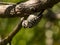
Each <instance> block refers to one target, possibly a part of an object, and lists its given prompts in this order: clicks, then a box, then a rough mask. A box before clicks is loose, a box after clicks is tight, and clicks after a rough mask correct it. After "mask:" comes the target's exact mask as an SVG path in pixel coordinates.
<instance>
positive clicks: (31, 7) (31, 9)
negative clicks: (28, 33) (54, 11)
mask: <svg viewBox="0 0 60 45" xmlns="http://www.w3.org/2000/svg"><path fill="white" fill-rule="evenodd" d="M58 2H60V0H57V1H56V0H29V1H26V2H22V3H20V4H12V5H11V4H8V5H1V6H0V17H16V16H17V17H25V16H28V15H30V14H32V13H35V12H40V11H42V10H43V9H47V8H51V7H53V6H54V5H55V4H56V3H58ZM22 21H23V20H21V22H20V23H19V24H18V25H17V26H16V27H15V29H14V30H13V31H12V32H11V33H10V34H9V35H8V36H7V37H6V38H4V39H3V40H1V42H0V45H6V44H7V43H10V42H11V40H12V38H13V37H14V36H15V35H16V33H17V32H18V31H19V30H20V29H21V27H22Z"/></svg>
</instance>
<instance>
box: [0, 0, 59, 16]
mask: <svg viewBox="0 0 60 45" xmlns="http://www.w3.org/2000/svg"><path fill="white" fill-rule="evenodd" d="M58 2H60V0H29V1H26V2H22V3H20V4H17V5H1V6H0V17H16V16H17V17H18V16H20V17H21V16H27V15H29V14H32V13H35V12H40V11H41V10H42V9H47V8H51V7H52V6H54V5H55V4H56V3H58Z"/></svg>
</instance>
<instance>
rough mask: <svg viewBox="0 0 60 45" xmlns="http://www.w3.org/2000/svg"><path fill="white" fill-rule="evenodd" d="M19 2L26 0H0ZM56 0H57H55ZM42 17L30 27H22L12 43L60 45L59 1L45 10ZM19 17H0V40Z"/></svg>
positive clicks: (10, 29)
mask: <svg viewBox="0 0 60 45" xmlns="http://www.w3.org/2000/svg"><path fill="white" fill-rule="evenodd" d="M0 1H2V2H12V3H13V2H14V3H17V2H20V1H26V0H0ZM56 1H57V0H56ZM43 15H44V16H43V18H42V19H41V20H40V22H39V23H38V24H37V25H36V26H34V27H32V28H23V27H22V29H21V30H20V31H19V32H18V33H17V34H16V35H15V37H14V38H13V40H12V45H60V3H58V4H56V5H54V6H53V7H52V8H51V9H47V10H45V12H44V13H43ZM19 20H20V18H19V17H15V18H0V40H1V39H3V38H4V37H6V36H8V34H9V33H10V32H11V31H13V29H14V27H15V26H16V25H17V23H18V22H19Z"/></svg>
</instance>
